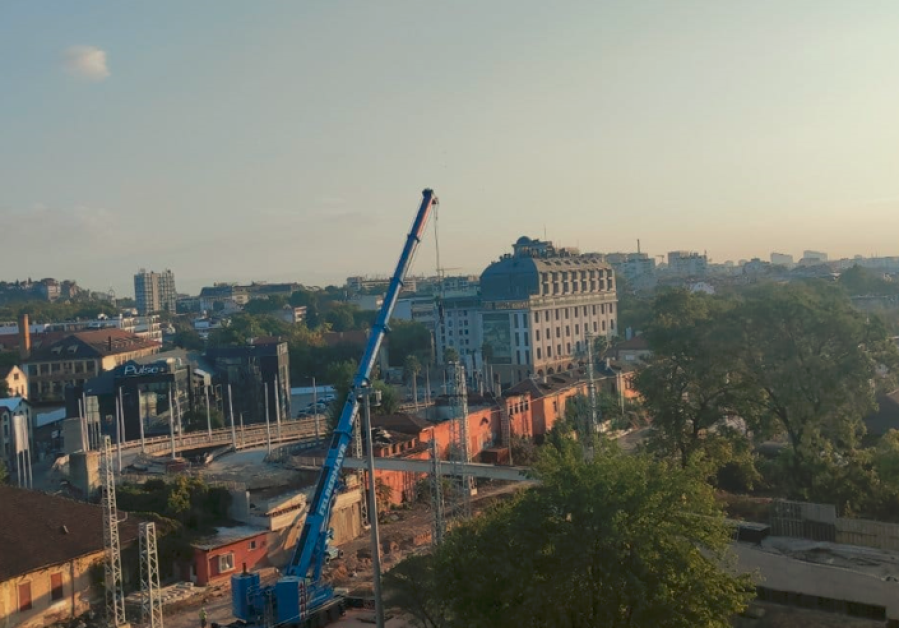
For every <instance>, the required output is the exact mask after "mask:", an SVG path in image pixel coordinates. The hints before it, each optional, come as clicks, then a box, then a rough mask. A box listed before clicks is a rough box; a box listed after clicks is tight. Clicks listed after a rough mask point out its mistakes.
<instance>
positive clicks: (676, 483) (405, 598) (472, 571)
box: [385, 434, 752, 628]
mask: <svg viewBox="0 0 899 628" xmlns="http://www.w3.org/2000/svg"><path fill="white" fill-rule="evenodd" d="M556 436H557V438H556V439H554V440H553V441H552V442H554V443H555V445H554V446H549V447H546V448H545V449H544V450H543V451H542V452H541V453H540V457H539V458H540V459H539V461H538V464H537V476H538V477H539V479H540V480H541V483H540V484H539V485H537V486H535V487H534V488H531V489H528V490H527V491H525V492H524V493H523V494H520V495H519V496H518V497H517V498H515V499H513V500H512V501H510V502H508V503H505V504H503V505H500V506H499V507H497V508H495V509H494V510H493V511H491V512H489V513H487V514H484V515H482V516H480V517H477V518H475V519H472V520H469V521H466V522H464V523H462V524H460V525H459V526H458V527H456V528H454V529H453V530H452V531H451V532H450V533H449V534H448V535H447V537H446V540H445V541H444V543H443V544H442V545H441V546H439V547H438V548H436V549H435V551H434V553H433V554H432V555H429V556H416V557H413V558H410V559H407V560H405V561H403V562H402V563H400V564H399V565H398V566H397V567H396V568H394V569H393V570H392V571H390V572H388V573H387V575H386V578H385V583H386V586H387V591H388V599H389V600H390V601H391V602H392V603H393V604H395V605H398V606H400V607H402V608H403V609H404V610H406V611H408V612H410V613H411V614H413V615H414V616H415V617H416V618H417V620H418V621H419V623H420V625H422V626H427V627H430V628H454V627H456V626H459V627H461V626H465V627H471V628H479V627H484V628H487V627H490V628H503V627H506V626H508V627H510V628H511V627H513V626H514V627H525V628H527V627H534V628H537V627H570V628H579V627H581V626H583V627H587V626H590V627H610V628H611V627H619V626H621V627H624V626H628V627H634V628H641V627H646V628H649V627H653V628H656V627H659V628H668V627H670V628H681V627H683V628H687V627H691V628H692V627H695V626H704V627H716V626H720V627H722V628H724V627H725V626H730V620H731V618H732V616H733V615H734V614H736V613H738V612H740V611H741V610H742V609H743V608H744V607H745V604H746V603H747V602H748V600H749V599H750V597H751V593H750V591H751V590H752V587H751V585H750V583H749V581H748V579H747V578H745V577H735V576H733V575H731V574H730V573H728V572H727V571H726V570H725V569H723V568H722V567H723V565H726V564H727V560H728V557H727V554H726V551H727V548H728V546H729V542H730V536H731V532H730V530H729V528H728V526H727V525H726V524H725V521H724V518H723V514H722V512H721V509H720V506H719V505H718V504H717V502H716V501H715V497H714V495H713V493H712V489H711V488H710V487H709V486H708V484H706V482H705V481H704V479H703V477H702V474H701V473H700V472H699V471H698V470H697V469H696V468H695V467H690V468H686V469H685V468H682V467H680V466H679V465H671V464H669V463H668V462H666V461H660V460H657V459H654V458H652V457H650V456H648V455H624V454H622V453H620V452H619V451H618V450H617V448H615V447H614V446H612V445H609V444H606V443H601V444H599V445H598V450H599V451H597V453H596V455H595V456H594V457H593V458H592V459H591V460H590V461H589V462H585V461H584V460H583V457H582V450H581V447H580V446H579V445H578V444H577V443H575V442H574V441H573V440H571V439H570V438H568V437H567V436H566V435H564V434H557V435H556Z"/></svg>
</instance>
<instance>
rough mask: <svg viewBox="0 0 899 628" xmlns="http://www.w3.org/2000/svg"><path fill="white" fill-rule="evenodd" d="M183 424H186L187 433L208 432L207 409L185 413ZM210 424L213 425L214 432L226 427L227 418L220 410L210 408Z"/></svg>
mask: <svg viewBox="0 0 899 628" xmlns="http://www.w3.org/2000/svg"><path fill="white" fill-rule="evenodd" d="M211 405H212V404H211V403H210V406H211ZM182 422H183V423H184V431H185V432H200V431H206V428H207V421H206V408H205V407H203V408H197V409H196V410H189V411H188V412H185V413H184V417H182ZM209 423H211V424H212V429H214V430H217V429H220V428H223V427H225V417H224V415H223V414H222V413H221V412H219V410H218V408H214V407H210V408H209Z"/></svg>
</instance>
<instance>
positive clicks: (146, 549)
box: [140, 521, 163, 628]
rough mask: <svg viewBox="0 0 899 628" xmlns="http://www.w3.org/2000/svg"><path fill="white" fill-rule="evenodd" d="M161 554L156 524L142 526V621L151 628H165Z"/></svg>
mask: <svg viewBox="0 0 899 628" xmlns="http://www.w3.org/2000/svg"><path fill="white" fill-rule="evenodd" d="M159 588H160V587H159V554H158V553H157V551H156V524H155V523H153V522H152V521H150V522H146V523H142V524H140V591H141V621H142V622H143V623H144V625H145V626H148V627H149V628H163V625H162V624H163V620H162V596H161V594H160V591H159Z"/></svg>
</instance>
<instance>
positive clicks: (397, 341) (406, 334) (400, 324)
mask: <svg viewBox="0 0 899 628" xmlns="http://www.w3.org/2000/svg"><path fill="white" fill-rule="evenodd" d="M387 338H388V341H389V343H390V354H389V355H390V364H391V366H402V365H403V364H405V362H406V358H407V357H408V356H410V355H414V356H415V357H416V358H418V360H419V362H422V363H423V364H430V363H431V361H432V359H431V332H430V331H429V330H428V328H427V327H425V326H424V325H422V324H421V323H419V322H417V321H401V320H397V321H393V322H391V323H390V335H389V336H388V337H387Z"/></svg>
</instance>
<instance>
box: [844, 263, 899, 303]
mask: <svg viewBox="0 0 899 628" xmlns="http://www.w3.org/2000/svg"><path fill="white" fill-rule="evenodd" d="M840 285H841V286H842V287H843V289H844V290H846V292H847V293H848V294H850V295H853V296H867V295H874V296H884V295H891V294H896V293H897V292H899V285H897V284H895V283H893V282H892V281H887V280H886V279H884V278H883V275H880V276H878V275H877V274H876V273H874V271H871V270H868V269H867V268H862V267H861V266H859V265H858V264H856V265H854V266H853V267H852V268H850V269H848V270H846V271H843V273H842V274H841V275H840Z"/></svg>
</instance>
